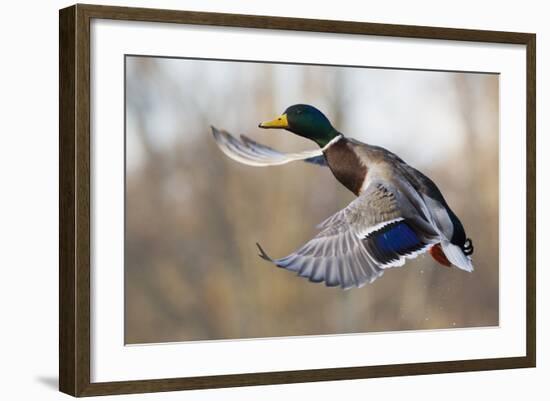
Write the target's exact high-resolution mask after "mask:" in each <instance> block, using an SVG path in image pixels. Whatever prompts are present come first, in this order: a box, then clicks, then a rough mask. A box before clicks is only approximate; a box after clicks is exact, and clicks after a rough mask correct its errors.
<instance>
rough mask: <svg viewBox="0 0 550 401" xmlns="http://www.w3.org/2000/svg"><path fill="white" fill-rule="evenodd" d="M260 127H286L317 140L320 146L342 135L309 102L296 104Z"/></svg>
mask: <svg viewBox="0 0 550 401" xmlns="http://www.w3.org/2000/svg"><path fill="white" fill-rule="evenodd" d="M259 127H260V128H284V129H286V130H288V131H290V132H293V133H295V134H296V135H300V136H303V137H304V138H308V139H311V140H312V141H315V142H316V143H317V144H318V145H319V146H320V147H323V146H325V145H326V144H327V143H329V142H330V141H331V139H333V138H335V137H336V136H338V135H340V133H339V132H338V131H336V129H334V127H333V126H332V124H331V123H330V121H329V120H328V118H327V117H326V116H325V115H324V114H323V113H322V112H321V111H319V110H318V109H316V108H315V107H313V106H310V105H308V104H295V105H293V106H290V107H289V108H287V109H286V110H285V111H284V113H283V114H282V115H281V116H280V117H277V118H276V119H274V120H271V121H266V122H263V123H261V124H260V125H259Z"/></svg>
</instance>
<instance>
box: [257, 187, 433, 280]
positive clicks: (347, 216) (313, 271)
mask: <svg viewBox="0 0 550 401" xmlns="http://www.w3.org/2000/svg"><path fill="white" fill-rule="evenodd" d="M408 195H409V196H406V195H405V194H403V193H402V192H401V191H400V190H399V189H397V187H395V186H393V185H391V184H388V183H382V182H379V181H375V182H372V183H371V184H370V185H369V187H368V188H367V189H366V191H365V192H364V193H363V194H362V195H361V196H359V197H358V198H357V199H355V200H354V201H353V202H351V203H350V204H349V205H348V206H347V207H346V208H345V209H343V210H341V211H339V212H338V213H336V214H335V215H333V216H331V217H329V218H328V219H327V220H325V221H324V222H323V223H321V224H320V225H319V228H321V229H322V230H321V232H320V233H319V234H318V235H317V236H315V237H314V238H313V239H311V240H310V241H309V242H307V243H306V244H305V245H304V246H302V247H301V248H300V249H298V250H297V251H296V252H294V253H292V254H290V255H288V256H286V257H284V258H281V259H271V258H270V257H269V256H268V255H267V254H266V253H265V252H264V251H263V249H262V248H261V247H260V246H259V245H258V247H259V249H260V256H261V257H262V258H264V259H266V260H269V261H271V262H273V263H274V264H276V265H277V266H279V267H283V268H285V269H288V270H291V271H294V272H296V273H297V274H298V275H299V276H302V277H307V278H308V279H309V280H310V281H313V282H323V281H324V282H325V284H326V285H327V286H341V287H342V288H351V287H361V286H362V285H364V284H366V283H371V282H372V281H374V280H375V279H376V278H378V277H380V276H381V275H382V274H383V272H384V269H386V268H389V267H394V266H401V265H403V264H404V263H405V259H407V258H414V257H416V256H417V255H418V254H420V253H423V252H425V251H426V250H427V249H428V248H429V247H430V246H431V245H432V244H434V243H436V242H437V241H438V238H437V234H436V233H435V231H434V230H432V229H431V226H430V225H429V223H428V222H427V221H426V219H425V218H424V217H423V216H422V214H421V213H420V214H419V212H418V210H417V209H416V208H415V207H414V206H413V204H412V203H411V201H410V200H409V197H410V194H408Z"/></svg>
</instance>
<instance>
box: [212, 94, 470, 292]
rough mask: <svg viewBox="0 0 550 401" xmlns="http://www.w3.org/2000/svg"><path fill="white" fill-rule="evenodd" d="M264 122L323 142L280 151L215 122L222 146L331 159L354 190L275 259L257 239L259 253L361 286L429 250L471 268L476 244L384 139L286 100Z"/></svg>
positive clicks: (316, 278) (322, 278) (247, 158)
mask: <svg viewBox="0 0 550 401" xmlns="http://www.w3.org/2000/svg"><path fill="white" fill-rule="evenodd" d="M259 126H260V128H265V129H276V128H277V129H285V130H287V131H290V132H292V133H294V134H296V135H299V136H302V137H304V138H308V139H310V140H312V141H314V142H315V143H316V144H317V145H318V146H319V149H316V150H312V151H305V152H299V153H283V152H279V151H277V150H274V149H272V148H270V147H268V146H265V145H262V144H259V143H257V142H255V141H253V140H252V139H250V138H248V137H246V136H241V137H240V139H237V138H235V137H234V136H232V135H231V134H229V133H227V132H226V131H223V130H218V129H216V128H214V127H212V133H213V135H214V138H215V140H216V143H217V144H218V146H219V147H220V149H221V150H222V151H223V152H224V153H225V154H226V155H227V156H228V157H230V158H232V159H234V160H236V161H238V162H241V163H244V164H247V165H250V166H275V165H281V164H285V163H289V162H292V161H296V160H302V161H305V162H308V163H314V164H317V165H321V166H328V168H330V170H331V171H332V173H333V175H334V177H336V179H337V180H338V181H339V182H340V183H341V184H342V185H344V186H345V187H346V188H347V189H349V190H350V191H351V192H353V193H354V194H355V195H356V196H357V198H356V199H355V200H353V201H352V202H351V203H350V204H349V205H348V206H347V207H345V208H344V209H342V210H340V211H339V212H337V213H336V214H334V215H333V216H331V217H329V218H328V219H326V220H325V221H323V222H322V223H321V224H319V225H318V228H319V229H320V230H321V231H320V232H319V233H318V234H317V235H316V236H315V237H314V238H313V239H311V240H310V241H309V242H307V243H306V244H305V245H303V246H302V247H301V248H299V249H298V250H297V251H295V252H294V253H291V254H290V255H288V256H286V257H283V258H280V259H273V258H271V257H269V256H268V255H267V253H266V252H265V251H264V250H263V249H262V247H261V246H260V245H259V244H257V246H258V249H259V256H261V257H262V258H263V259H265V260H267V261H269V262H272V263H274V264H275V265H277V266H279V267H282V268H285V269H288V270H291V271H293V272H296V273H297V274H298V275H299V276H301V277H306V278H308V279H309V280H310V281H313V282H324V283H325V284H326V285H327V286H341V287H342V288H346V289H347V288H350V287H361V286H362V285H364V284H365V283H371V282H373V281H374V280H375V279H377V278H378V277H380V276H382V274H383V273H384V270H385V269H388V268H391V267H395V266H401V265H403V264H404V263H405V261H406V259H412V258H415V257H416V256H418V255H420V254H422V253H424V252H429V253H430V254H431V256H432V257H433V258H434V259H435V260H436V261H437V262H438V263H440V264H441V265H443V266H447V267H450V266H455V267H457V268H459V269H462V270H465V271H467V272H471V271H473V269H474V268H473V265H472V260H471V255H472V253H473V245H472V241H471V240H470V239H467V238H466V234H465V232H464V227H463V226H462V223H461V222H460V220H459V219H458V217H457V216H456V214H455V213H454V212H453V211H452V210H451V208H450V207H449V205H448V204H447V202H446V201H445V198H444V197H443V195H442V194H441V191H440V190H439V189H438V188H437V186H436V185H435V184H434V182H433V181H432V180H430V179H429V178H428V177H426V176H425V175H424V174H422V173H421V172H420V171H418V170H416V169H415V168H413V167H411V166H409V165H408V164H407V163H405V162H404V161H403V160H402V159H401V158H399V157H398V156H397V155H395V154H394V153H392V152H390V151H389V150H386V149H384V148H382V147H379V146H373V145H368V144H365V143H361V142H359V141H357V140H354V139H351V138H347V137H345V136H344V135H343V134H342V133H341V132H339V131H338V130H336V129H335V128H334V127H333V126H332V124H331V123H330V121H329V120H328V118H327V117H326V116H325V115H324V114H323V113H322V112H321V111H319V110H318V109H316V108H315V107H313V106H310V105H306V104H297V105H293V106H290V107H289V108H287V109H286V110H285V111H284V113H283V114H282V115H281V116H280V117H277V118H276V119H274V120H272V121H267V122H263V123H261V124H260V125H259Z"/></svg>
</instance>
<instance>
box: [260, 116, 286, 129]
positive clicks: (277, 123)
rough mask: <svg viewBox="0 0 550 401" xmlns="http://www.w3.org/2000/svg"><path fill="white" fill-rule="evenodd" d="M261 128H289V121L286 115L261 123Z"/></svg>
mask: <svg viewBox="0 0 550 401" xmlns="http://www.w3.org/2000/svg"><path fill="white" fill-rule="evenodd" d="M259 127H260V128H288V119H287V117H286V114H283V115H281V116H280V117H277V118H276V119H274V120H271V121H266V122H263V123H260V125H259Z"/></svg>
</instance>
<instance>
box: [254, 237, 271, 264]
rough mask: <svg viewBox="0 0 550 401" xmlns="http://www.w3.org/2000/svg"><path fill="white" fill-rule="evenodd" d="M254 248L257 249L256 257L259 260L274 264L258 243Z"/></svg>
mask: <svg viewBox="0 0 550 401" xmlns="http://www.w3.org/2000/svg"><path fill="white" fill-rule="evenodd" d="M256 246H257V247H258V251H259V252H260V253H258V256H259V257H260V258H262V259H263V260H267V261H268V262H271V263H274V262H273V259H272V258H271V257H270V256H269V255H268V254H267V253H266V252H265V251H264V249H263V248H262V246H261V245H260V244H259V243H258V242H256Z"/></svg>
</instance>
